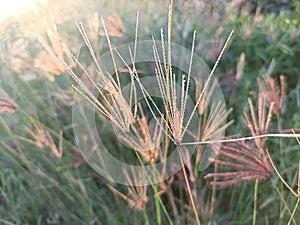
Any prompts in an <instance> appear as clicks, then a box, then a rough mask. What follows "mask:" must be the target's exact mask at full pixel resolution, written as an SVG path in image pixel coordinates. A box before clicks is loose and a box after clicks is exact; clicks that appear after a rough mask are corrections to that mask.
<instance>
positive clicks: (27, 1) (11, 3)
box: [0, 0, 38, 19]
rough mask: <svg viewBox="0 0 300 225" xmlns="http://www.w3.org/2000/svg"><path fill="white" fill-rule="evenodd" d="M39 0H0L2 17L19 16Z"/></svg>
mask: <svg viewBox="0 0 300 225" xmlns="http://www.w3.org/2000/svg"><path fill="white" fill-rule="evenodd" d="M37 1H38V0H0V19H4V18H7V17H10V16H18V15H20V14H21V13H22V11H23V10H24V9H26V8H27V7H28V6H29V5H31V4H33V3H35V2H37Z"/></svg>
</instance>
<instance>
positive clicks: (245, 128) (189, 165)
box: [0, 1, 300, 224]
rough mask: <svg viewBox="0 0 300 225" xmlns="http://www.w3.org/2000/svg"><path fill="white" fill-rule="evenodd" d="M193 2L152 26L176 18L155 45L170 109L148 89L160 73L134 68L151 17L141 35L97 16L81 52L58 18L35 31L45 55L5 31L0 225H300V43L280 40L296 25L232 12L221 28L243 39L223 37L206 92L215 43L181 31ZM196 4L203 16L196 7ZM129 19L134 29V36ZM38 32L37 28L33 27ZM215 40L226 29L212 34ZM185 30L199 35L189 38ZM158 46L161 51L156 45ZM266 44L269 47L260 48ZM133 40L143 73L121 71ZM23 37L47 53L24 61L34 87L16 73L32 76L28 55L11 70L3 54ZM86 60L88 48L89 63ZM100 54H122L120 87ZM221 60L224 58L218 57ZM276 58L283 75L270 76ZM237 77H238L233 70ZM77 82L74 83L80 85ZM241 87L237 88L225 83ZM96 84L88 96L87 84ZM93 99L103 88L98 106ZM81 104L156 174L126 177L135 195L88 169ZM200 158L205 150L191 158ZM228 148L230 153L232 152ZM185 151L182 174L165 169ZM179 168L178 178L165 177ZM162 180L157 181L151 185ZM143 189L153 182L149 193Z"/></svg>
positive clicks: (110, 139) (114, 145)
mask: <svg viewBox="0 0 300 225" xmlns="http://www.w3.org/2000/svg"><path fill="white" fill-rule="evenodd" d="M194 3H195V2H194ZM121 4H122V3H120V5H121ZM126 4H127V3H126ZM145 4H146V3H145ZM147 4H149V5H151V4H150V3H147ZM186 4H187V3H185V4H183V5H182V3H177V2H176V1H175V5H176V7H175V6H174V2H173V1H171V4H170V6H169V15H168V16H166V15H167V10H168V9H167V7H166V8H164V9H162V14H159V13H160V12H159V11H158V10H157V11H155V12H154V16H153V17H155V15H157V16H159V15H165V16H164V17H163V19H162V21H163V22H160V23H161V24H163V25H165V28H167V29H164V28H162V29H161V30H159V31H158V32H157V33H154V34H153V35H154V36H153V38H152V42H153V52H152V53H153V56H154V63H153V65H151V66H152V67H153V68H154V69H153V70H152V71H154V73H153V74H152V77H153V78H154V80H155V81H156V82H157V83H156V84H157V87H158V88H159V93H160V95H161V97H162V99H163V100H162V101H158V100H157V99H156V98H152V97H151V96H150V94H149V93H148V92H147V86H144V85H143V83H142V81H143V79H142V78H143V77H144V76H146V75H145V74H147V71H146V70H147V68H149V67H147V66H143V65H139V64H138V63H135V59H136V54H137V48H138V47H139V45H138V40H139V39H141V38H142V37H143V36H142V35H143V34H144V32H147V31H145V30H147V29H149V30H152V27H151V23H149V28H148V27H147V23H146V22H142V21H143V19H144V18H143V16H144V15H143V14H141V13H140V16H139V17H138V18H139V19H138V22H137V23H136V24H137V25H136V28H135V29H136V30H135V32H132V31H134V26H132V24H131V25H130V26H129V25H128V24H127V23H129V22H127V21H126V18H125V17H126V15H124V16H123V15H122V14H121V15H120V16H121V17H122V19H120V17H119V16H118V15H113V16H107V17H106V18H104V19H102V20H101V19H100V18H99V17H98V15H95V14H94V15H93V17H92V18H94V19H91V17H90V18H89V19H88V20H86V21H84V22H83V23H76V25H77V28H78V30H77V35H78V36H76V35H75V36H73V38H74V39H76V41H75V42H76V43H78V48H79V49H80V50H79V51H76V50H74V49H75V48H74V47H76V46H69V44H70V43H74V42H66V41H61V40H63V37H62V36H63V35H61V32H62V30H63V28H64V26H66V27H69V26H70V25H69V24H67V25H66V24H55V21H54V20H55V15H54V14H52V13H51V12H50V14H49V15H48V16H49V17H47V18H46V20H45V21H46V22H45V21H42V22H45V24H44V25H45V26H46V28H47V36H42V35H41V33H38V32H36V31H34V29H33V28H34V27H31V28H30V29H32V30H33V33H34V34H35V35H36V36H38V40H39V41H40V43H41V44H42V47H41V46H38V47H37V46H36V45H35V43H34V42H36V39H34V38H32V39H31V38H29V37H26V38H24V37H18V35H19V34H17V35H16V34H14V30H9V31H10V32H8V34H7V33H5V32H3V37H2V40H4V41H3V42H2V44H1V46H2V50H3V53H4V54H6V55H5V57H4V56H3V54H1V56H2V59H3V60H2V61H1V69H0V73H1V83H0V85H1V94H0V149H1V151H0V155H1V157H0V208H1V210H0V218H1V219H0V222H1V223H3V224H250V223H252V224H298V223H300V217H299V209H298V205H299V186H300V184H299V182H300V178H299V173H300V171H299V168H300V167H299V166H300V165H299V146H300V143H299V126H300V122H299V109H300V105H299V102H300V97H299V85H296V84H295V83H294V82H295V81H298V84H299V74H300V72H299V71H298V69H297V62H296V61H295V59H293V57H295V55H297V54H298V52H297V51H298V50H297V47H293V45H292V44H295V45H296V46H300V43H299V42H298V41H297V39H296V41H295V42H294V39H293V40H292V39H289V40H290V42H289V41H287V40H286V39H287V37H286V35H285V34H282V32H283V28H280V26H279V25H278V24H281V23H282V21H281V19H282V18H283V17H284V16H285V15H282V14H281V15H278V17H274V15H272V14H266V15H263V14H259V13H257V14H255V16H252V15H251V14H249V15H246V14H242V15H240V16H234V17H235V18H232V17H226V13H228V15H232V14H231V13H232V12H234V10H235V9H232V8H231V9H230V7H229V8H228V9H227V8H226V10H225V12H223V13H225V14H224V15H223V16H224V18H223V19H224V21H223V23H222V22H221V21H220V20H218V19H217V20H216V23H219V26H226V25H227V26H228V25H229V27H232V26H234V27H235V34H234V35H233V39H232V40H231V43H230V45H229V42H228V40H229V39H230V37H231V36H232V33H230V35H229V38H228V40H227V41H226V35H225V33H226V34H228V33H229V32H228V30H229V31H230V30H231V29H228V30H226V29H225V31H221V30H219V31H215V33H214V32H212V33H214V38H215V39H218V38H220V37H222V39H220V43H222V46H224V47H223V48H222V46H221V44H220V46H221V47H219V49H218V54H217V55H216V54H213V52H210V54H208V55H211V56H213V55H214V56H215V58H213V59H212V61H214V62H216V63H215V64H214V66H212V71H211V73H210V74H208V76H207V77H206V79H204V80H195V78H194V77H193V74H192V73H193V72H194V71H193V70H192V64H193V59H194V57H193V56H194V55H195V54H200V55H201V52H200V51H199V50H200V49H201V48H203V43H201V39H203V36H204V34H202V33H201V30H197V26H200V25H201V26H202V24H201V21H198V22H195V24H193V26H194V27H196V30H197V32H194V31H193V29H192V28H191V27H190V26H188V25H186V26H184V28H183V29H181V26H182V25H181V22H182V18H187V16H188V14H189V13H190V11H189V10H191V9H189V8H186V10H187V11H186V14H184V13H183V14H182V17H181V16H180V17H179V13H181V12H182V11H181V10H183V8H184V7H187V6H188V5H186ZM191 5H192V4H191ZM196 6H197V7H200V5H198V3H197V4H196V3H195V7H196ZM118 7H120V6H118ZM141 7H142V6H141ZM181 7H183V8H181ZM215 7H216V8H213V7H212V8H211V9H212V14H213V15H217V14H218V5H216V6H215ZM42 10H45V11H43V12H44V13H45V14H46V12H48V9H47V8H43V9H42ZM126 10H128V8H127V9H126ZM126 10H124V13H125V11H126ZM214 10H215V11H214ZM227 10H228V12H227ZM231 10H233V11H231ZM97 13H98V12H97ZM293 13H295V14H296V12H290V14H288V15H286V19H289V20H290V21H293V19H291V18H292V17H293V15H294V14H293ZM220 15H221V14H220ZM233 15H235V14H233ZM40 16H41V15H40ZM205 16H206V15H205V14H203V17H205ZM95 18H96V19H95ZM261 18H262V19H261ZM295 18H296V17H295ZM151 19H153V18H151ZM202 19H203V18H202ZM273 19H274V20H275V22H274V21H273ZM122 20H123V21H124V24H127V25H124V26H125V28H124V27H123V25H122V24H121V23H122ZM95 21H96V22H97V24H98V23H99V24H98V25H99V27H100V28H99V29H100V30H98V26H92V25H93V23H95ZM132 21H134V20H132ZM29 22H30V24H31V25H32V24H36V23H34V22H35V21H29ZM298 22H299V21H298ZM141 23H142V25H141ZM187 23H188V22H187ZM189 23H194V21H191V22H189ZM87 24H88V25H90V26H86V25H87ZM100 24H101V25H100ZM271 24H275V25H274V27H275V28H274V27H273V28H272V29H278V30H276V31H273V32H274V33H275V34H274V33H268V32H267V31H266V30H263V29H262V30H261V27H268V26H267V25H271ZM293 24H294V26H292V25H290V24H288V25H286V29H287V31H286V33H288V34H289V35H292V34H293V35H296V36H297V35H298V34H297V32H296V30H295V29H296V27H297V26H298V25H297V23H296V22H293ZM94 25H95V24H94ZM277 25H278V26H277ZM193 26H192V27H193ZM74 27H76V26H75V25H74ZM95 27H96V28H95ZM178 27H179V28H178ZM160 28H161V27H159V28H157V27H156V28H153V29H154V31H155V29H160ZM251 28H253V30H254V31H253V30H252V29H251ZM207 29H212V30H213V29H215V30H218V29H216V28H215V27H213V28H210V27H209V26H207ZM247 29H248V30H247ZM270 29H271V28H270ZM165 30H166V31H167V32H166V33H167V38H165V32H164V31H165ZM128 31H129V32H128ZM246 31H247V32H246ZM126 32H127V33H126ZM184 32H185V33H187V34H188V35H183V34H181V33H184ZM205 32H207V31H205ZM218 32H219V33H218ZM16 33H17V32H16ZM140 33H141V36H142V37H141V36H140ZM199 33H200V34H199ZM196 34H199V36H197V35H196ZM14 35H15V36H14ZM64 35H66V34H64ZM103 35H104V36H103ZM155 35H157V36H155ZM181 35H183V38H182V39H181V44H183V45H184V46H187V47H189V48H190V49H191V55H190V58H189V59H188V61H189V63H190V65H189V70H188V71H187V74H183V73H182V72H181V71H179V70H178V69H177V68H175V66H172V53H173V52H172V45H171V42H172V41H176V40H178V39H179V40H180V37H181ZM205 35H207V36H206V38H211V37H212V34H205ZM280 35H281V36H280ZM157 37H159V38H160V39H161V41H162V42H157ZM197 37H198V38H197ZM261 37H264V38H262V40H261V39H260V38H261ZM297 37H298V36H297ZM122 38H123V40H126V41H127V40H130V41H134V44H133V45H131V46H133V48H129V50H128V51H129V55H130V57H131V62H132V64H131V65H127V64H126V67H125V68H122V70H120V68H118V62H120V61H122V60H124V59H122V54H121V53H120V52H118V51H117V50H116V48H115V45H117V44H118V41H120V39H122ZM16 39H21V40H23V39H24V40H29V41H24V42H23V43H24V44H26V46H27V47H28V48H30V49H31V51H33V50H35V51H37V52H30V51H29V53H28V52H27V53H26V54H29V55H30V57H31V59H26V58H25V59H24V58H22V57H19V59H20V60H24V61H25V62H28V60H31V61H33V59H37V60H35V62H36V63H35V66H36V68H27V67H26V68H23V69H24V70H25V71H26V72H24V76H22V74H21V71H22V70H20V68H19V67H17V65H22V64H16V60H15V58H18V57H16V56H14V60H12V59H13V57H12V56H11V58H10V57H9V54H11V53H9V52H5V45H10V44H11V43H14V41H15V40H16ZM266 39H268V40H266ZM31 40H34V41H31ZM78 40H79V41H78ZM165 40H166V41H165ZM221 40H222V41H221ZM77 41H78V42H77ZM273 42H276V44H272V43H273ZM157 43H163V45H162V46H158V45H157ZM164 44H165V45H164ZM228 45H229V46H228ZM249 45H251V46H253V49H252V48H250V47H249ZM270 45H272V46H273V48H271V47H270ZM261 46H264V47H265V48H266V52H263V50H261ZM210 47H211V46H210ZM226 47H227V50H226V51H225V48H226ZM269 48H270V49H269ZM278 48H279V49H281V50H282V52H281V51H280V50H278ZM21 49H23V50H24V49H26V48H21ZM84 49H87V54H86V55H84ZM159 49H163V50H164V51H162V52H161V51H160V50H159ZM23 50H22V51H23ZM102 50H103V51H105V50H107V51H109V53H110V55H111V56H112V65H113V67H114V75H113V76H112V75H111V74H107V73H106V71H104V70H103V68H102V67H101V52H102ZM210 50H211V51H213V49H212V48H208V51H210ZM24 51H25V52H26V50H24ZM252 51H254V52H255V54H254V53H253V52H252ZM78 52H79V53H78ZM292 52H294V53H293V54H295V55H292ZM16 53H17V52H16ZM26 54H24V53H22V54H21V56H24V55H26ZM268 54H269V55H268ZM284 54H286V55H284ZM16 55H17V56H18V54H16ZM242 55H244V56H243V57H241V56H242ZM99 56H100V57H99ZM222 56H223V58H222V59H221V57H222ZM283 56H285V57H288V56H290V58H288V60H287V61H289V62H288V63H287V62H285V61H284V62H281V59H282V57H283ZM273 58H275V61H276V65H277V66H276V67H274V65H273V64H271V66H269V65H270V62H271V61H272V59H273ZM116 59H118V60H116ZM99 60H100V61H99ZM237 60H239V63H238V62H237ZM44 62H49V63H44ZM236 64H238V66H236ZM151 66H150V67H151ZM230 69H233V71H234V72H229V71H230ZM281 69H282V71H280V70H281ZM64 71H65V72H64ZM220 71H222V72H220ZM291 71H293V72H294V75H292V73H291ZM218 74H220V75H218ZM232 74H233V75H232ZM281 74H284V75H285V76H283V75H281ZM25 75H26V76H25ZM69 76H70V77H71V78H72V79H68V77H69ZM124 76H126V77H127V79H124ZM213 76H220V77H219V78H220V79H219V83H220V84H221V87H222V89H223V90H224V95H225V100H226V103H227V104H228V106H227V107H226V106H225V104H224V103H222V102H218V101H215V102H214V101H212V99H213V96H214V91H215V90H216V88H217V87H218V84H217V80H215V79H212V77H213ZM232 76H233V80H234V82H228V81H226V79H232ZM84 78H86V79H87V80H88V84H89V85H86V83H84V82H83V79H84ZM257 78H258V79H257ZM124 81H125V83H126V84H128V83H129V92H128V93H129V94H128V95H127V96H125V95H124V93H123V92H122V87H123V85H124ZM74 87H75V90H74ZM91 90H97V92H98V95H95V94H94V92H93V91H91ZM226 90H227V91H226ZM228 90H230V91H228ZM76 92H77V93H80V95H81V96H82V99H83V100H85V101H86V102H87V103H88V105H89V107H90V108H95V109H96V110H97V113H99V114H101V116H100V117H99V118H97V119H96V120H97V122H99V127H100V128H98V131H103V129H107V128H108V127H106V124H105V123H104V122H103V121H108V122H109V123H111V124H113V126H114V129H115V130H116V131H118V134H119V136H118V137H116V136H114V135H112V134H109V135H108V136H105V143H104V144H106V145H107V148H108V149H109V150H111V152H112V154H114V155H116V156H118V157H119V158H118V159H119V160H123V161H125V162H127V160H129V161H130V162H135V163H136V165H139V166H141V168H146V167H147V168H150V169H149V170H147V171H146V172H145V173H142V174H139V173H136V172H135V171H134V170H129V171H124V172H123V174H121V175H122V176H123V177H124V178H125V180H126V183H127V185H126V186H124V185H121V184H115V183H113V182H111V181H108V180H106V179H105V178H103V177H101V176H100V175H99V174H98V173H97V172H96V171H94V170H93V169H92V168H91V167H90V166H89V165H88V164H87V163H86V160H87V161H88V160H89V156H87V155H83V156H84V157H85V158H83V156H82V155H81V153H82V152H80V150H79V149H78V147H77V146H76V144H75V143H76V140H75V137H74V133H73V129H72V128H74V127H76V126H81V125H82V124H84V123H85V122H86V121H87V120H86V118H85V117H82V121H81V122H82V124H75V123H73V121H72V119H71V113H72V110H71V107H72V103H73V97H74V95H75V94H76ZM231 92H232V93H234V94H235V95H234V96H233V95H231ZM138 94H142V95H143V97H144V99H145V101H144V102H140V103H138V101H137V95H138ZM189 96H192V97H191V99H192V101H193V103H194V107H192V108H190V105H189V104H188V101H189V100H188V98H189ZM211 101H212V102H211ZM247 103H248V105H247ZM195 115H196V116H195ZM194 117H195V118H196V119H195V118H194ZM195 121H196V123H195ZM86 126H87V127H88V126H89V124H86ZM194 127H196V129H195V130H194ZM225 131H226V136H225V137H223V134H224V132H225ZM94 132H95V131H94V130H90V133H89V134H86V135H85V136H84V137H81V138H82V139H80V140H85V141H86V143H89V144H92V145H97V143H96V141H95V139H93V135H94ZM88 146H90V145H88ZM192 147H195V149H196V150H195V153H194V154H193V155H191V156H190V155H189V152H190V151H191V149H192ZM205 147H206V148H205ZM218 147H221V149H220V151H219V150H218ZM96 149H97V150H96V151H97V153H99V155H92V156H93V157H95V156H97V157H101V148H100V147H97V148H96ZM176 151H178V156H179V158H178V159H179V160H178V161H177V163H172V164H171V165H168V166H170V168H169V167H167V166H166V165H164V166H163V167H157V163H159V162H161V161H164V160H167V157H168V156H169V155H170V154H172V153H173V152H176ZM215 156H216V157H215ZM99 162H101V161H100V160H99ZM103 163H104V164H109V163H110V162H103ZM210 163H212V164H210ZM148 166H149V167H148ZM203 169H205V170H204V171H203ZM168 170H170V171H175V172H172V176H171V177H167V178H165V177H164V176H165V175H166V173H167V171H168ZM142 172H143V171H142ZM145 175H146V176H145ZM153 178H155V180H156V181H157V182H151V181H153ZM143 182H144V183H145V182H150V185H146V184H143ZM137 184H138V185H137ZM297 186H298V188H297Z"/></svg>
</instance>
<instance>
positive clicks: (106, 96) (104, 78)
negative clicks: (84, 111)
mask: <svg viewBox="0 0 300 225" xmlns="http://www.w3.org/2000/svg"><path fill="white" fill-rule="evenodd" d="M102 25H103V28H104V31H105V33H106V38H107V42H108V46H109V50H110V54H111V59H112V64H113V67H114V70H115V78H114V77H113V76H112V75H111V74H106V73H105V72H104V71H103V70H102V67H101V66H100V61H99V60H98V59H97V57H96V54H95V52H94V50H93V46H92V44H91V42H90V41H89V39H88V35H87V33H86V31H85V28H84V25H83V24H82V23H77V27H78V30H79V32H80V34H81V36H82V37H83V39H84V42H85V44H86V46H87V48H88V50H89V52H90V54H91V57H92V59H93V61H94V65H95V67H96V68H95V69H94V70H93V74H91V73H89V72H88V70H87V69H86V68H85V67H84V66H83V65H82V64H81V63H80V62H79V60H78V58H77V57H76V56H74V55H73V54H72V53H71V51H70V49H69V48H68V47H67V46H66V45H65V44H64V43H63V42H61V41H60V40H59V39H58V36H55V37H54V39H55V40H56V41H57V43H60V48H62V49H63V51H62V52H61V51H59V52H57V51H56V49H57V48H53V47H52V46H50V45H49V44H48V43H47V41H46V40H45V38H43V37H42V36H40V35H37V38H38V40H39V41H40V43H41V44H42V45H43V46H44V48H45V49H46V50H47V51H48V53H49V54H50V55H51V57H53V58H54V59H55V60H56V61H57V62H58V63H59V65H61V66H62V67H63V68H64V70H65V71H66V72H68V73H69V74H70V76H71V77H72V78H73V79H74V80H75V82H76V83H77V84H78V87H75V86H74V88H75V89H76V90H77V91H78V92H79V93H80V94H81V95H82V96H83V97H84V98H85V99H86V100H87V101H89V102H90V103H91V104H92V105H93V106H94V107H95V108H96V109H97V110H98V111H99V112H100V113H101V114H102V115H104V116H105V117H106V118H107V119H109V120H110V121H111V122H112V123H113V124H114V125H115V126H116V127H118V129H121V130H122V131H124V132H128V131H129V127H130V124H131V123H133V122H134V121H135V113H136V104H135V103H136V96H135V87H134V83H133V82H132V85H131V91H130V93H131V95H130V97H129V99H125V98H124V96H123V94H122V85H121V82H120V77H119V72H118V69H119V68H118V67H117V64H116V60H115V57H114V51H113V48H112V44H111V42H110V38H109V34H108V31H107V29H106V26H105V23H104V20H103V19H102ZM50 28H51V29H48V30H47V35H48V36H49V35H50V36H51V35H52V34H53V33H54V31H55V30H57V29H56V26H55V23H54V21H53V20H52V27H51V26H50ZM53 30H54V31H53ZM65 57H66V58H67V59H68V58H69V57H70V58H71V59H72V61H74V62H75V64H77V66H78V67H79V68H80V69H81V71H82V72H83V77H81V78H80V76H79V75H78V74H76V73H75V71H74V70H73V69H72V67H71V66H70V65H69V63H68V61H66V60H65ZM131 81H132V80H131ZM93 90H95V91H97V93H96V94H97V96H96V94H95V93H93ZM132 106H135V107H133V108H134V110H132Z"/></svg>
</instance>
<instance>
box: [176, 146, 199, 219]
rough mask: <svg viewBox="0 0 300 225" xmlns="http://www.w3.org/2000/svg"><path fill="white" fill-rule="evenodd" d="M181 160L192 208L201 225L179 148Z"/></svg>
mask: <svg viewBox="0 0 300 225" xmlns="http://www.w3.org/2000/svg"><path fill="white" fill-rule="evenodd" d="M178 148H179V146H178ZM179 158H180V163H181V166H182V171H183V175H184V179H185V183H186V186H187V189H188V193H189V196H190V199H191V203H192V207H193V210H194V213H195V217H196V221H197V224H198V225H201V222H200V219H199V216H198V213H197V208H196V205H195V201H194V197H193V194H192V191H191V187H190V183H189V180H188V177H187V174H186V170H185V167H184V162H183V160H182V155H181V152H180V148H179Z"/></svg>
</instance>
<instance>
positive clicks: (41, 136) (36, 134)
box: [20, 120, 62, 158]
mask: <svg viewBox="0 0 300 225" xmlns="http://www.w3.org/2000/svg"><path fill="white" fill-rule="evenodd" d="M31 123H32V128H28V127H25V130H26V131H27V133H28V134H29V135H30V136H31V137H32V138H33V140H31V139H27V138H23V137H20V138H21V139H22V140H24V141H27V142H29V143H31V144H33V145H35V146H37V147H38V148H40V149H43V148H46V147H49V148H50V149H51V150H52V152H53V153H54V155H55V156H56V157H57V158H61V157H62V131H60V143H59V148H57V146H56V144H55V143H54V141H53V138H52V136H51V135H50V133H49V131H47V130H44V129H42V128H41V127H40V126H39V125H38V124H37V123H36V122H34V121H33V120H32V121H31Z"/></svg>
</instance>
